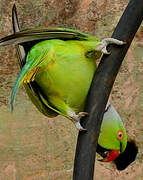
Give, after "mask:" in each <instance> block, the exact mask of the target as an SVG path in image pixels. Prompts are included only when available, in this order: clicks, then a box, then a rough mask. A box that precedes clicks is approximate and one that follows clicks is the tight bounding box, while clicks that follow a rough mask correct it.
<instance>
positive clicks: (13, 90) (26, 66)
mask: <svg viewBox="0 0 143 180" xmlns="http://www.w3.org/2000/svg"><path fill="white" fill-rule="evenodd" d="M29 66H30V64H25V66H24V67H23V68H22V71H21V72H20V74H19V76H18V78H17V80H16V82H15V85H14V87H13V89H12V92H11V97H10V102H9V104H10V111H11V112H12V111H13V103H14V100H15V97H16V93H17V91H18V88H19V86H20V85H21V84H22V83H23V80H24V76H25V75H26V73H27V72H28V71H29Z"/></svg>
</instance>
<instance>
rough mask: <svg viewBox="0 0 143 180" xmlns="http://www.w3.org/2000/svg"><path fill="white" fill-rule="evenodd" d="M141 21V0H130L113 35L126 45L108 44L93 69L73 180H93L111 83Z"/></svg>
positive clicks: (142, 8)
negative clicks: (106, 51)
mask: <svg viewBox="0 0 143 180" xmlns="http://www.w3.org/2000/svg"><path fill="white" fill-rule="evenodd" d="M142 20H143V1H142V0H130V2H129V4H128V6H127V7H126V9H125V11H124V13H123V15H122V17H121V19H120V21H119V23H118V25H117V27H116V29H115V31H114V33H113V35H112V37H113V38H116V39H119V40H123V41H125V42H127V44H126V45H123V46H116V45H110V46H109V51H111V54H110V55H104V56H103V57H102V59H101V61H100V64H99V66H98V68H97V71H96V72H95V75H94V79H93V81H92V84H91V88H90V91H89V94H88V97H87V102H86V105H85V112H88V113H89V116H87V117H84V118H83V120H82V126H83V127H84V128H86V129H87V132H79V135H78V140H77V147H76V154H75V162H74V172H73V180H93V176H94V165H95V155H96V153H95V152H96V148H97V141H98V136H99V132H100V127H101V123H102V118H103V114H104V109H105V106H106V103H107V101H108V97H109V95H110V92H111V89H112V86H113V83H114V81H115V78H116V76H117V73H118V71H119V69H120V66H121V63H122V61H123V59H124V57H125V55H126V53H127V50H128V48H129V46H130V44H131V42H132V40H133V38H134V36H135V33H136V32H137V30H138V28H139V26H140V24H141V22H142Z"/></svg>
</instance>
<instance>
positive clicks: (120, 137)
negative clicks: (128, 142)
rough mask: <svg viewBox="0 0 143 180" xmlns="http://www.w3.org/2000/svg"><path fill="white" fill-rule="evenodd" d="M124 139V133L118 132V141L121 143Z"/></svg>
mask: <svg viewBox="0 0 143 180" xmlns="http://www.w3.org/2000/svg"><path fill="white" fill-rule="evenodd" d="M123 137H124V133H123V131H121V130H119V131H118V132H117V139H118V140H119V141H121V140H122V139H123Z"/></svg>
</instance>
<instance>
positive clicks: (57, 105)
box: [0, 7, 127, 162]
mask: <svg viewBox="0 0 143 180" xmlns="http://www.w3.org/2000/svg"><path fill="white" fill-rule="evenodd" d="M13 28H14V34H13V35H10V36H7V37H5V38H2V39H1V40H0V46H5V45H11V44H15V45H17V54H18V59H19V64H20V66H21V69H22V70H21V72H20V74H19V76H18V79H17V81H16V83H15V86H14V88H13V90H12V93H11V100H10V107H11V110H13V102H14V99H15V95H16V92H17V90H18V87H19V86H20V85H21V84H24V87H25V89H26V91H27V94H28V95H29V97H30V99H31V100H32V102H33V103H34V104H35V105H36V107H37V108H38V109H39V111H40V112H42V113H43V114H45V115H46V116H48V117H54V116H57V115H58V114H61V115H63V116H66V117H67V118H69V119H71V120H73V121H74V122H75V125H76V127H77V128H78V129H79V130H84V128H83V127H82V126H81V125H80V118H81V117H82V116H84V115H86V114H87V113H86V112H83V110H84V103H85V100H86V96H87V93H88V90H89V88H90V84H91V81H92V78H93V75H94V72H95V70H96V63H95V60H96V59H97V58H99V57H100V56H101V55H102V53H106V54H108V51H107V50H106V46H107V45H108V44H109V43H115V44H119V45H122V44H124V42H122V41H119V40H116V39H112V38H107V39H104V40H103V41H98V40H97V39H96V38H95V37H93V36H90V35H88V34H85V33H81V32H79V31H76V30H71V29H65V28H54V29H47V28H43V29H40V28H39V29H29V30H23V31H19V25H18V21H17V15H16V9H15V7H14V8H13ZM98 144H99V146H100V147H102V148H103V149H106V150H108V151H109V153H108V154H106V157H105V158H104V160H103V161H104V162H108V161H112V160H115V159H116V158H117V157H118V156H119V153H120V152H121V153H123V152H124V151H125V148H126V144H127V135H126V131H125V128H124V126H123V123H122V121H121V119H120V117H119V115H118V113H117V112H116V111H115V109H114V107H113V106H112V105H108V106H107V110H106V112H105V114H104V118H103V122H102V127H101V133H100V136H99V140H98ZM99 153H100V152H99ZM103 154H104V155H103ZM101 155H103V156H105V153H102V154H101Z"/></svg>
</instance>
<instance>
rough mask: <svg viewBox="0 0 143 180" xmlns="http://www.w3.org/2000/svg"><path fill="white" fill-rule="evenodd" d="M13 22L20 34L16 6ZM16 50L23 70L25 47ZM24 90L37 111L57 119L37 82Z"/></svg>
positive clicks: (29, 84)
mask: <svg viewBox="0 0 143 180" xmlns="http://www.w3.org/2000/svg"><path fill="white" fill-rule="evenodd" d="M12 22H13V30H14V32H18V31H19V24H18V18H17V11H16V7H15V5H14V6H13V9H12ZM16 50H17V57H18V62H19V65H20V67H21V69H22V67H23V65H24V63H25V57H26V52H25V50H24V47H23V46H21V45H17V46H16ZM24 88H25V90H26V92H27V94H28V96H29V98H30V100H31V101H32V102H33V104H34V105H35V106H36V107H37V109H38V110H39V111H40V112H41V113H43V114H44V115H46V116H48V117H55V116H57V115H58V114H57V113H56V112H55V111H53V110H51V108H49V107H48V102H46V100H45V99H44V97H43V96H42V94H41V92H40V90H39V88H38V85H37V83H36V82H30V83H24ZM41 98H42V99H41Z"/></svg>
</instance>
